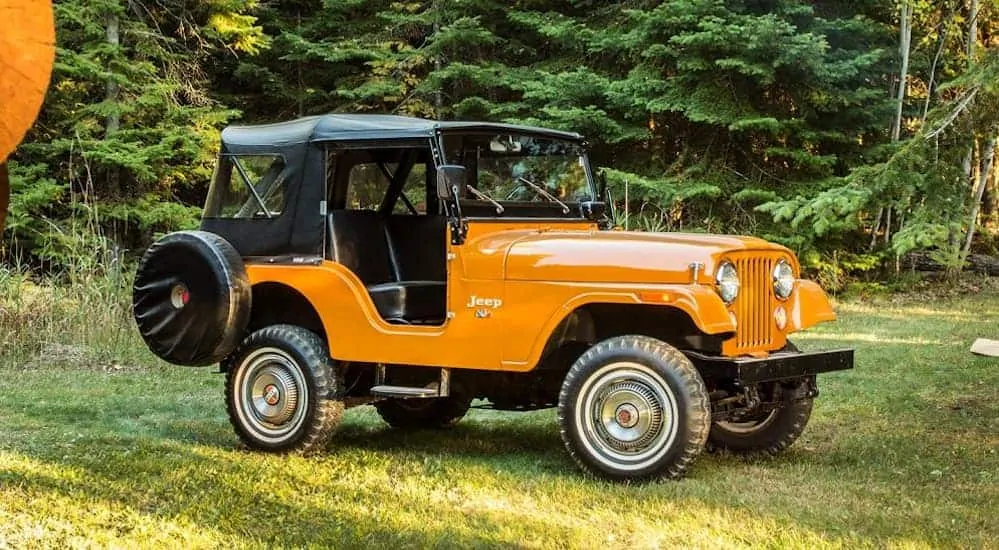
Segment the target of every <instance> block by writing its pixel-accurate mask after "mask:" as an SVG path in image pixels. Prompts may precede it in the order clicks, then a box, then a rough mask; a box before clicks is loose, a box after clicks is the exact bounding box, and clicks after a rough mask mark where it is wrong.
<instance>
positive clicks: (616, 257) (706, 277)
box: [465, 230, 794, 284]
mask: <svg viewBox="0 0 999 550" xmlns="http://www.w3.org/2000/svg"><path fill="white" fill-rule="evenodd" d="M465 246H466V247H471V248H473V249H474V252H475V253H473V254H471V255H469V256H466V262H465V267H466V269H468V270H469V271H471V272H470V273H468V275H470V276H471V277H473V278H480V279H495V278H500V277H502V278H505V279H507V280H514V281H554V282H588V283H602V282H604V283H684V284H685V283H690V282H691V279H690V277H691V268H690V264H692V263H694V262H699V263H701V264H703V268H702V269H701V272H700V275H699V277H698V281H699V282H701V283H706V284H710V283H711V282H712V280H713V274H714V272H715V270H716V269H717V267H718V263H719V262H720V261H721V260H722V258H723V257H724V256H725V255H727V254H731V253H733V252H741V251H750V250H752V251H767V252H783V253H785V254H787V256H788V257H789V258H793V254H791V252H790V251H789V250H788V249H787V248H785V247H783V246H780V245H777V244H774V243H770V242H767V241H765V240H762V239H758V238H755V237H735V236H729V235H708V234H697V233H638V232H630V231H590V230H586V231H572V230H549V231H538V230H505V231H499V232H496V233H491V234H488V235H483V236H481V237H479V238H473V239H470V240H469V241H468V242H466V243H465ZM467 260H472V261H467ZM792 261H794V260H793V259H792ZM500 262H502V263H501V264H500Z"/></svg>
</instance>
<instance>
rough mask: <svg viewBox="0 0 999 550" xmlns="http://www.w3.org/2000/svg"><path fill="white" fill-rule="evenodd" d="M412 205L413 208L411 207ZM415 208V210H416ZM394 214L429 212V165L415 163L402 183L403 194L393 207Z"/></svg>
mask: <svg viewBox="0 0 999 550" xmlns="http://www.w3.org/2000/svg"><path fill="white" fill-rule="evenodd" d="M410 207H412V208H410ZM414 210H415V212H414ZM392 213H393V214H426V213H427V165H426V164H414V165H413V169H412V170H410V172H409V175H408V176H407V177H406V183H404V184H403V185H402V195H401V196H400V197H399V200H397V201H396V202H395V205H394V206H393V207H392Z"/></svg>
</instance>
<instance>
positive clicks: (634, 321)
mask: <svg viewBox="0 0 999 550" xmlns="http://www.w3.org/2000/svg"><path fill="white" fill-rule="evenodd" d="M585 145H586V144H585V142H584V141H583V139H582V137H581V136H579V135H577V134H573V133H566V132H560V131H555V130H549V129H544V128H531V127H521V126H510V125H503V124H492V123H478V122H436V121H428V120H421V119H415V118H407V117H399V116H387V115H325V116H317V117H310V118H303V119H299V120H294V121H290V122H286V123H280V124H270V125H263V126H237V127H230V128H227V129H225V130H224V131H223V132H222V148H221V153H220V155H219V159H218V166H217V169H216V172H215V176H214V181H213V182H212V185H211V188H210V191H209V195H208V198H207V201H206V204H205V209H204V217H203V220H202V223H201V230H200V231H181V232H177V233H171V234H169V235H166V236H165V237H163V238H162V239H160V240H159V241H157V242H156V243H155V244H153V245H152V246H151V247H150V248H149V250H148V251H147V252H146V254H145V256H144V257H143V259H142V262H141V264H140V267H139V269H138V274H137V276H136V280H135V288H134V307H135V318H136V321H137V323H138V327H139V330H140V331H141V333H142V337H143V338H144V339H145V341H146V343H147V344H148V346H149V348H150V349H151V350H152V351H153V352H154V353H155V354H156V355H158V356H159V357H161V358H163V359H165V360H166V361H169V362H171V363H175V364H178V365H191V366H194V365H210V364H215V363H218V364H220V367H221V371H222V372H223V373H225V377H226V382H225V384H226V392H225V395H226V407H227V409H228V412H229V418H230V420H231V422H232V425H233V427H234V428H235V430H236V434H237V435H238V436H239V438H240V439H241V440H242V441H243V442H244V443H245V444H246V445H247V446H249V447H250V448H252V449H258V450H261V451H271V452H282V451H300V452H309V451H315V450H318V449H323V448H324V447H325V446H326V444H327V442H328V441H329V439H330V437H331V435H332V433H333V431H334V428H335V427H336V426H337V424H338V423H339V422H340V419H341V417H342V415H343V411H344V409H345V408H349V407H353V406H359V405H366V404H373V405H374V406H375V408H376V409H377V410H378V413H379V414H380V415H381V417H382V418H383V419H384V420H385V421H386V422H387V423H388V424H390V425H391V426H394V427H396V428H399V429H421V428H440V427H445V426H451V425H453V424H455V423H456V422H458V421H459V420H460V419H461V418H462V416H464V415H465V413H466V412H467V411H468V409H469V406H470V404H471V403H472V402H473V400H481V401H478V402H477V404H480V406H483V407H491V408H494V409H500V410H509V411H530V410H536V409H541V408H547V407H557V408H558V426H559V429H560V431H561V435H562V438H563V440H564V441H565V446H566V448H567V449H568V451H569V454H570V455H571V456H572V457H573V458H574V459H575V460H576V462H577V463H578V464H579V465H580V466H581V467H582V468H584V469H585V470H587V471H589V472H591V473H593V474H596V475H599V476H603V477H607V478H612V479H619V480H635V479H651V478H659V477H671V478H676V477H679V476H681V475H683V473H684V472H685V471H686V470H687V469H688V468H689V467H690V465H691V464H692V463H693V461H694V459H695V457H697V455H698V454H699V453H701V451H702V450H703V449H704V448H705V447H706V446H707V445H710V446H712V447H714V448H723V449H728V450H730V451H733V452H739V453H776V452H779V451H781V450H783V449H785V448H786V447H787V446H788V445H790V444H791V443H793V442H794V440H795V439H796V438H797V437H798V436H799V435H800V434H801V432H802V430H803V429H804V427H805V424H806V423H807V421H808V418H809V415H810V413H811V410H812V401H813V399H814V398H815V396H816V395H817V394H818V389H817V387H816V381H815V378H816V375H817V374H820V373H823V372H827V371H833V370H840V369H848V368H851V367H852V364H853V352H852V350H835V351H824V352H807V353H805V352H799V351H798V350H797V349H796V348H795V347H794V345H793V344H791V342H790V341H788V335H790V334H792V333H794V332H796V331H800V330H802V329H805V328H808V327H810V326H812V325H815V324H817V323H820V322H823V321H830V320H832V319H834V314H833V311H832V309H831V307H830V304H829V301H828V300H827V298H826V296H825V294H824V293H823V292H822V290H821V289H820V288H819V287H818V285H816V284H814V283H811V282H809V281H805V280H801V279H799V278H798V277H799V274H800V267H799V265H798V261H797V259H796V258H795V256H794V254H792V253H791V252H790V251H789V250H788V249H786V248H784V247H782V246H778V245H776V244H772V243H769V242H766V241H763V240H760V239H756V238H750V237H732V236H719V235H703V234H679V233H637V232H625V231H614V230H609V229H608V228H607V227H606V226H607V225H608V224H607V223H606V216H605V212H604V211H605V206H606V205H605V202H604V201H603V200H602V197H603V196H604V193H603V190H602V189H601V188H602V185H597V183H596V181H595V180H597V179H600V178H595V177H594V172H593V168H592V167H591V166H590V163H589V160H588V157H587V152H586V146H585Z"/></svg>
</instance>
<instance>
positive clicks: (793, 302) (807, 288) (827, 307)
mask: <svg viewBox="0 0 999 550" xmlns="http://www.w3.org/2000/svg"><path fill="white" fill-rule="evenodd" d="M787 311H788V314H789V315H788V320H787V325H788V326H787V332H788V333H791V332H798V331H799V330H804V329H806V328H809V327H813V326H815V325H817V324H819V323H825V322H828V321H835V320H836V313H835V312H834V311H833V308H832V303H831V302H830V301H829V297H828V296H826V293H825V292H824V291H823V290H822V287H820V286H819V285H818V283H816V282H814V281H806V280H804V279H798V284H797V286H796V288H795V289H794V294H792V295H791V298H790V299H789V300H788V304H787Z"/></svg>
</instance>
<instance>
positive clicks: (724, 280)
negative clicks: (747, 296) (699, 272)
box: [715, 262, 739, 304]
mask: <svg viewBox="0 0 999 550" xmlns="http://www.w3.org/2000/svg"><path fill="white" fill-rule="evenodd" d="M715 284H717V285H718V295H719V296H721V299H722V300H724V301H725V303H726V304H731V303H732V302H734V301H735V298H736V297H737V296H739V273H738V272H737V271H736V270H735V266H734V265H732V262H723V263H722V264H721V265H720V266H718V273H716V274H715Z"/></svg>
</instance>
